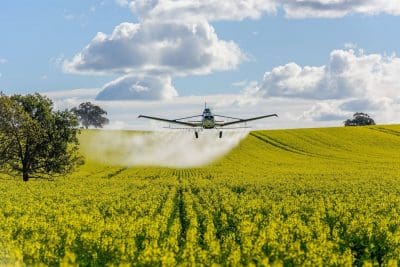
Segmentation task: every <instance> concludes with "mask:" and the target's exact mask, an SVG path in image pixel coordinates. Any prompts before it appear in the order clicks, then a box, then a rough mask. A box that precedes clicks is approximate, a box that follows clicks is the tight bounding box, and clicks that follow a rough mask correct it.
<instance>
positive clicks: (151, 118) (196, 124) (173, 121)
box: [138, 115, 201, 127]
mask: <svg viewBox="0 0 400 267" xmlns="http://www.w3.org/2000/svg"><path fill="white" fill-rule="evenodd" d="M138 118H145V119H150V120H156V121H163V122H169V123H174V124H180V125H185V126H189V127H199V126H201V122H185V121H179V120H168V119H163V118H157V117H150V116H146V115H139V117H138Z"/></svg>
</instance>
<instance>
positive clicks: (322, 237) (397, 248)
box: [0, 125, 400, 266]
mask: <svg viewBox="0 0 400 267" xmlns="http://www.w3.org/2000/svg"><path fill="white" fill-rule="evenodd" d="M92 134H93V132H92V131H87V132H84V133H83V135H82V137H81V141H82V143H83V145H84V143H85V142H86V141H87V140H88V138H90V137H91V135H92ZM127 134H135V133H127ZM194 141H195V140H194ZM86 156H87V158H88V161H87V162H86V164H85V165H84V166H82V167H81V168H80V170H79V171H78V172H76V173H74V174H72V175H70V176H68V177H64V178H58V179H56V180H55V181H43V180H32V181H30V182H27V183H24V182H22V181H20V180H22V179H20V178H16V179H10V178H8V177H5V176H3V177H1V180H0V266H7V265H9V266H14V265H22V266H24V265H28V266H31V265H46V266H47V265H62V266H77V265H79V266H88V265H89V266H105V265H108V266H110V265H114V266H118V265H127V266H129V265H139V266H142V265H148V266H159V265H163V266H175V265H183V266H188V265H190V266H192V265H204V266H211V265H213V264H214V265H231V266H237V265H256V266H268V265H277V266H279V265H284V266H299V265H303V266H352V265H358V266H362V265H366V266H368V265H376V266H378V265H387V266H397V264H399V263H400V126H397V125H394V126H374V127H355V128H344V127H343V128H321V129H297V130H276V131H255V132H251V133H250V134H249V136H248V137H247V138H246V139H244V140H243V141H242V142H241V143H240V144H239V146H237V147H236V148H234V149H233V150H232V151H231V152H230V153H229V154H227V155H226V156H224V157H223V158H221V159H220V160H218V161H216V162H214V163H213V164H211V165H209V166H205V167H201V168H187V169H172V168H158V167H124V166H119V167H118V166H117V167H115V166H107V165H104V164H99V163H96V162H94V161H92V160H90V158H93V157H95V156H96V155H86ZM138 156H140V155H138Z"/></svg>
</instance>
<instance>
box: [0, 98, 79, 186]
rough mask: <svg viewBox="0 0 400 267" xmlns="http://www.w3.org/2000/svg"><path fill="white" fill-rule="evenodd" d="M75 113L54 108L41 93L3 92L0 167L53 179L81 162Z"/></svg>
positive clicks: (1, 100) (24, 178)
mask: <svg viewBox="0 0 400 267" xmlns="http://www.w3.org/2000/svg"><path fill="white" fill-rule="evenodd" d="M77 126H78V121H77V118H76V116H75V115H74V114H73V113H72V112H70V111H67V110H65V111H53V103H52V101H51V100H50V99H48V98H46V97H44V96H41V95H40V94H29V95H25V96H22V95H14V96H11V97H8V96H6V95H3V94H0V170H1V171H2V172H4V173H7V174H10V175H16V174H18V175H22V178H23V180H24V181H28V180H29V178H32V177H35V178H50V177H53V176H54V175H57V174H65V173H68V172H70V171H72V170H73V169H74V168H75V167H76V166H77V165H79V164H82V163H83V160H82V157H80V156H79V155H78V145H79V143H78V138H77V134H78V133H79V129H78V128H77Z"/></svg>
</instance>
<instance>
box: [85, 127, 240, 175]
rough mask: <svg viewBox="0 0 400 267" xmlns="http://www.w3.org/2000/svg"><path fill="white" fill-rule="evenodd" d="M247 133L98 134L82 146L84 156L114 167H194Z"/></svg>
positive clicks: (203, 163)
mask: <svg viewBox="0 0 400 267" xmlns="http://www.w3.org/2000/svg"><path fill="white" fill-rule="evenodd" d="M247 134H248V131H247V130H224V131H223V137H222V138H219V137H218V131H216V130H203V131H201V132H200V133H199V138H198V139H196V138H195V137H194V133H193V131H185V130H183V131H182V130H173V131H157V132H150V133H134V134H129V133H124V132H118V131H99V132H96V133H94V134H93V135H91V136H90V139H89V140H87V141H85V144H84V146H82V150H83V153H84V154H86V155H87V156H88V157H90V159H91V160H96V161H98V162H101V163H105V164H109V165H115V166H163V167H178V168H184V167H197V166H202V165H206V164H209V163H211V162H212V161H214V160H216V159H218V158H219V157H221V156H223V155H224V154H226V153H228V152H229V151H230V150H231V149H232V148H234V147H235V146H237V145H238V144H239V142H240V141H241V140H242V139H243V138H245V137H246V136H247Z"/></svg>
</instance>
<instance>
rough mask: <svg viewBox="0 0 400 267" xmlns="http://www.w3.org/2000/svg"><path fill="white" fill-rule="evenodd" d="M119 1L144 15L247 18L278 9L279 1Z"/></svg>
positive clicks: (216, 18)
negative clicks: (277, 3) (277, 2)
mask: <svg viewBox="0 0 400 267" xmlns="http://www.w3.org/2000/svg"><path fill="white" fill-rule="evenodd" d="M117 2H118V3H119V4H120V5H122V6H129V7H130V8H131V10H132V11H133V12H135V13H136V14H138V15H139V16H140V17H141V18H142V19H148V18H158V19H164V20H171V19H173V20H175V19H178V20H186V21H187V20H193V19H197V18H204V19H207V20H208V21H216V20H243V19H245V18H252V19H257V18H259V17H260V16H261V15H262V14H263V13H264V12H268V13H275V12H276V3H275V1H271V0H246V1H243V0H230V1H221V0H201V1H200V0H195V1H187V0H133V1H127V0H122V1H121V0H118V1H117Z"/></svg>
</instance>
